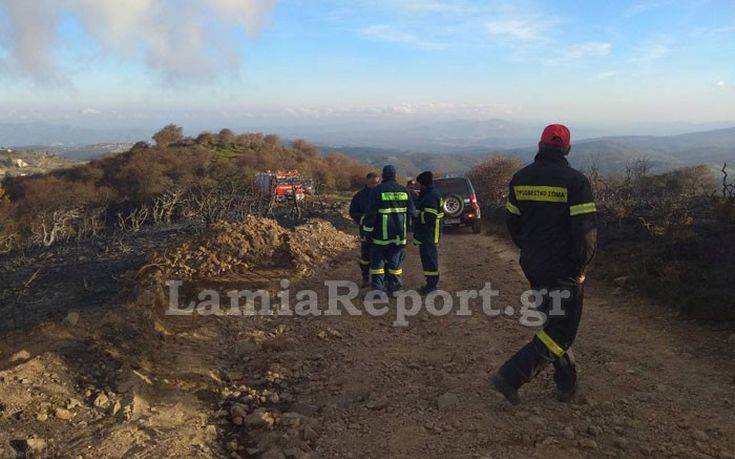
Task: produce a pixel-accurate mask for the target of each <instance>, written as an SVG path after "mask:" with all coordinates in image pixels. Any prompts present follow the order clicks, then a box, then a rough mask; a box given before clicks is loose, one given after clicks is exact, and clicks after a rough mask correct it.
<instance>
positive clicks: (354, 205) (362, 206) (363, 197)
mask: <svg viewBox="0 0 735 459" xmlns="http://www.w3.org/2000/svg"><path fill="white" fill-rule="evenodd" d="M369 198H370V188H368V187H366V186H365V187H363V188H362V189H361V190H360V191H358V192H357V193H355V195H354V196H353V197H352V201H350V218H351V219H352V221H354V222H355V223H356V224H357V225H358V227H359V231H360V240H361V241H366V240H367V239H368V236H367V234H365V231H364V230H363V229H362V227H363V220H364V218H365V211H366V210H367V206H368V200H369Z"/></svg>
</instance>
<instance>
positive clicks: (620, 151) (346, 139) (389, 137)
mask: <svg viewBox="0 0 735 459" xmlns="http://www.w3.org/2000/svg"><path fill="white" fill-rule="evenodd" d="M393 121H394V122H393ZM725 126H728V127H725ZM729 126H732V123H731V124H729V125H724V124H723V123H711V124H707V125H691V124H670V123H658V124H652V123H648V124H637V125H631V126H630V127H629V128H626V130H625V132H634V133H638V132H657V133H658V132H669V133H671V132H673V133H676V135H655V136H654V135H626V136H620V135H609V134H610V133H611V132H621V131H623V128H621V127H618V128H616V129H607V128H594V127H585V126H573V148H572V154H571V156H570V160H571V162H572V163H573V164H574V165H575V166H577V167H587V166H589V165H591V164H593V163H594V164H596V165H597V166H598V167H599V168H600V170H601V171H602V172H604V173H610V172H619V171H621V170H624V168H625V165H626V163H627V162H629V161H631V160H634V159H639V158H646V159H648V160H649V161H650V162H651V163H652V164H653V165H654V170H659V171H664V170H669V169H672V168H674V167H679V166H686V165H694V164H708V165H712V166H715V165H717V166H719V167H722V163H723V162H726V161H727V162H729V163H732V164H735V127H729ZM231 127H232V128H233V130H235V131H237V132H258V131H260V132H267V133H270V132H274V133H276V134H278V135H280V136H281V137H283V138H286V139H296V138H303V139H306V140H307V141H309V142H311V143H315V144H318V145H322V146H323V149H324V150H325V151H343V152H345V153H346V154H348V155H349V156H352V157H354V158H356V159H358V160H361V161H365V162H367V163H369V164H373V165H375V166H380V165H383V164H385V163H393V164H395V165H396V166H397V167H398V168H399V169H400V170H402V171H404V172H402V173H404V174H415V173H418V172H420V171H422V170H425V169H432V170H435V171H439V172H443V173H448V174H458V173H464V172H466V171H467V170H468V169H470V168H471V167H472V166H473V165H474V164H475V163H477V162H478V161H480V160H481V159H482V158H485V157H488V156H490V155H492V154H504V155H508V156H514V157H517V158H520V159H521V160H523V161H530V160H531V159H532V158H533V155H534V153H535V151H536V142H537V139H538V135H539V132H540V130H541V128H542V127H543V126H542V125H539V124H534V123H524V122H513V121H507V120H503V119H489V120H450V121H429V120H425V121H423V122H419V121H417V120H414V121H409V120H405V119H398V118H396V119H382V118H375V119H370V120H368V119H366V120H365V123H364V124H360V123H356V122H355V120H346V121H335V120H324V121H322V122H313V123H312V124H309V125H296V124H292V125H288V124H281V125H279V126H272V127H270V128H269V127H267V126H265V127H264V126H259V127H258V126H248V127H241V128H238V127H237V126H236V125H233V126H231ZM712 127H717V128H718V129H708V128H712ZM685 128H690V129H693V130H694V129H697V130H698V132H692V133H683V134H682V133H681V132H682V129H685ZM699 129H702V130H701V131H699ZM704 129H707V130H704ZM155 130H156V129H155V128H154V129H150V130H146V129H142V128H129V129H120V128H113V127H106V125H96V126H90V127H74V126H63V125H56V124H51V123H41V122H33V123H31V122H28V123H0V146H10V147H13V146H16V147H17V146H23V145H46V146H51V148H49V147H36V148H37V149H40V150H47V151H51V152H53V153H56V154H58V155H61V156H65V157H70V158H75V159H92V158H95V157H98V156H101V155H103V154H108V153H114V152H116V151H119V150H120V149H121V148H122V149H124V148H126V144H127V143H132V142H135V141H137V140H148V139H150V135H151V133H152V132H154V131H155ZM200 130H203V129H200ZM200 130H190V129H187V134H189V135H196V133H198V132H200ZM217 130H218V129H217ZM217 130H215V131H217ZM86 145H92V146H86Z"/></svg>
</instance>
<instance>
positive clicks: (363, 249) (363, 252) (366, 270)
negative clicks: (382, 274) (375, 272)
mask: <svg viewBox="0 0 735 459" xmlns="http://www.w3.org/2000/svg"><path fill="white" fill-rule="evenodd" d="M359 264H360V272H361V273H362V280H363V281H368V280H370V241H369V240H364V239H361V240H360V260H359Z"/></svg>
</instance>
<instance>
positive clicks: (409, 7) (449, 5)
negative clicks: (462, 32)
mask: <svg viewBox="0 0 735 459" xmlns="http://www.w3.org/2000/svg"><path fill="white" fill-rule="evenodd" d="M389 4H390V5H391V6H393V7H395V8H399V9H402V10H405V11H413V12H416V11H418V12H428V13H459V14H463V13H469V12H471V11H474V10H475V8H474V7H473V6H472V5H470V4H469V3H467V2H465V1H461V0H454V1H451V0H391V1H390V2H389Z"/></svg>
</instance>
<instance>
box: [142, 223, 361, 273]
mask: <svg viewBox="0 0 735 459" xmlns="http://www.w3.org/2000/svg"><path fill="white" fill-rule="evenodd" d="M352 244H354V236H350V235H347V234H345V233H343V232H341V231H338V230H337V229H335V228H334V226H332V224H331V223H329V222H327V221H324V220H311V221H309V222H308V223H306V224H304V225H301V226H298V227H296V229H294V230H288V229H286V228H284V227H282V226H280V225H279V224H278V223H277V222H276V221H275V220H271V219H268V218H263V217H256V216H248V217H247V218H245V219H244V220H243V221H241V222H235V223H229V222H221V223H217V224H215V225H213V226H212V227H211V228H210V229H209V230H208V231H206V232H205V233H204V234H203V235H201V236H200V237H198V238H196V239H194V240H192V241H187V242H184V243H183V244H181V245H179V246H177V247H175V248H173V249H172V250H169V251H167V252H165V253H163V254H158V255H155V256H154V257H153V260H152V262H151V264H153V265H155V266H157V267H158V268H159V269H160V270H161V271H163V272H165V273H167V274H168V275H170V276H173V277H176V278H179V279H187V280H188V279H218V278H223V277H227V278H232V277H237V276H244V275H248V274H251V273H253V272H255V271H258V270H261V269H274V268H277V269H288V270H293V271H295V272H303V271H308V270H310V269H311V268H313V267H315V266H317V265H318V264H319V263H321V262H323V261H324V260H325V259H327V258H329V257H332V256H334V255H336V254H338V253H339V252H341V251H343V250H346V249H348V248H349V247H350V246H351V245H352Z"/></svg>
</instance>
